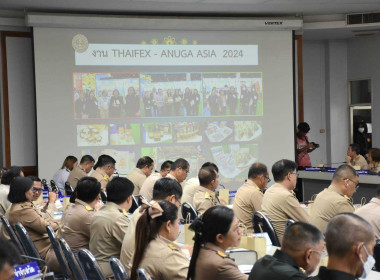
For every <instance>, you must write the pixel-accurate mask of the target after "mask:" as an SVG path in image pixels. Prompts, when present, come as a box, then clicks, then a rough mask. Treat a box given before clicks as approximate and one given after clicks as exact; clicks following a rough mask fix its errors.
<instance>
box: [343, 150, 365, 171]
mask: <svg viewBox="0 0 380 280" xmlns="http://www.w3.org/2000/svg"><path fill="white" fill-rule="evenodd" d="M346 163H347V164H349V165H351V166H359V167H360V169H361V170H362V169H368V164H367V161H366V160H365V158H364V157H363V156H362V155H361V154H360V146H359V145H358V144H351V145H350V146H348V150H347V156H346Z"/></svg>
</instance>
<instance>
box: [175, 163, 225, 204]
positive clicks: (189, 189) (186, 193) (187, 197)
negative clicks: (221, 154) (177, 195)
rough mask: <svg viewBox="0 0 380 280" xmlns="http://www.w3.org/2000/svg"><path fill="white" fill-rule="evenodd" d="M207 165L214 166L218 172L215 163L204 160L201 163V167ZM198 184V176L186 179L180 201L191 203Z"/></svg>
mask: <svg viewBox="0 0 380 280" xmlns="http://www.w3.org/2000/svg"><path fill="white" fill-rule="evenodd" d="M207 166H212V167H214V169H215V171H216V172H217V173H219V168H218V166H216V164H215V163H212V162H205V163H204V164H203V165H202V167H207ZM202 167H201V168H202ZM199 186H200V183H199V178H198V176H197V177H194V178H190V179H189V180H187V181H186V183H185V185H184V186H183V196H182V203H184V202H187V203H190V204H193V199H194V194H195V192H196V190H197V188H198V187H199Z"/></svg>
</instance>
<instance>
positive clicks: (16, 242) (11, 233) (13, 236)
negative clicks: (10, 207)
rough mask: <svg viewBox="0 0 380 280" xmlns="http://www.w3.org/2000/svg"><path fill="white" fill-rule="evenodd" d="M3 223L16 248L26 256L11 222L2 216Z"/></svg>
mask: <svg viewBox="0 0 380 280" xmlns="http://www.w3.org/2000/svg"><path fill="white" fill-rule="evenodd" d="M0 219H1V222H2V223H3V227H4V228H5V230H6V231H7V233H8V235H9V237H10V238H11V241H12V243H13V245H15V246H16V248H17V249H18V250H19V253H20V254H25V251H24V247H22V245H21V243H20V240H19V239H18V237H17V235H16V233H15V232H14V230H13V228H12V227H11V225H10V224H9V221H8V220H7V218H5V217H4V216H0Z"/></svg>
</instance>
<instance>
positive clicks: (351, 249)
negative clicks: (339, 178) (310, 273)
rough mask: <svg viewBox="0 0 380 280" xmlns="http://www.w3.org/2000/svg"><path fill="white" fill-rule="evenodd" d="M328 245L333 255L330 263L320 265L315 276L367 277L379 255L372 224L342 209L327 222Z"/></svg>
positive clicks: (352, 279) (338, 278)
mask: <svg viewBox="0 0 380 280" xmlns="http://www.w3.org/2000/svg"><path fill="white" fill-rule="evenodd" d="M325 240H326V248H327V253H328V255H329V260H328V264H327V267H323V266H322V267H320V269H319V273H318V276H316V277H313V278H312V279H313V280H332V279H333V280H355V279H357V278H359V277H360V278H361V279H365V278H367V277H368V275H369V274H370V272H371V270H372V267H373V265H374V264H375V259H374V258H373V248H374V247H375V244H376V239H375V234H374V232H373V229H372V227H371V225H370V224H369V223H368V222H367V221H366V220H364V219H363V218H361V217H359V216H357V215H355V214H352V213H342V214H338V215H336V216H335V217H333V218H332V219H331V220H330V222H329V223H328V224H327V228H326V233H325Z"/></svg>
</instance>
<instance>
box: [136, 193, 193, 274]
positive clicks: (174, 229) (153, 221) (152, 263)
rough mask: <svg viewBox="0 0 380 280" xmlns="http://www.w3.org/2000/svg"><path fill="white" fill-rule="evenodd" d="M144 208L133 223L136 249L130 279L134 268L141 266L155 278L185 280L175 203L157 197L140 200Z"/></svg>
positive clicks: (185, 263)
mask: <svg viewBox="0 0 380 280" xmlns="http://www.w3.org/2000/svg"><path fill="white" fill-rule="evenodd" d="M142 207H145V208H146V209H147V210H146V211H145V212H144V214H142V216H141V217H140V219H139V220H138V222H137V225H136V250H135V255H134V257H133V262H132V270H131V280H137V279H138V278H137V269H139V268H144V269H145V270H146V271H147V272H148V273H149V274H150V275H151V276H152V278H153V279H155V280H168V279H170V280H185V279H186V275H187V270H188V268H189V260H188V259H187V257H186V256H185V254H184V253H182V251H181V248H180V247H179V246H178V244H177V243H173V242H174V241H175V240H176V239H177V237H178V232H179V218H178V207H177V206H176V205H175V204H173V203H170V202H168V201H164V200H161V201H159V202H154V203H151V204H149V205H148V204H144V205H143V206H142Z"/></svg>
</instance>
